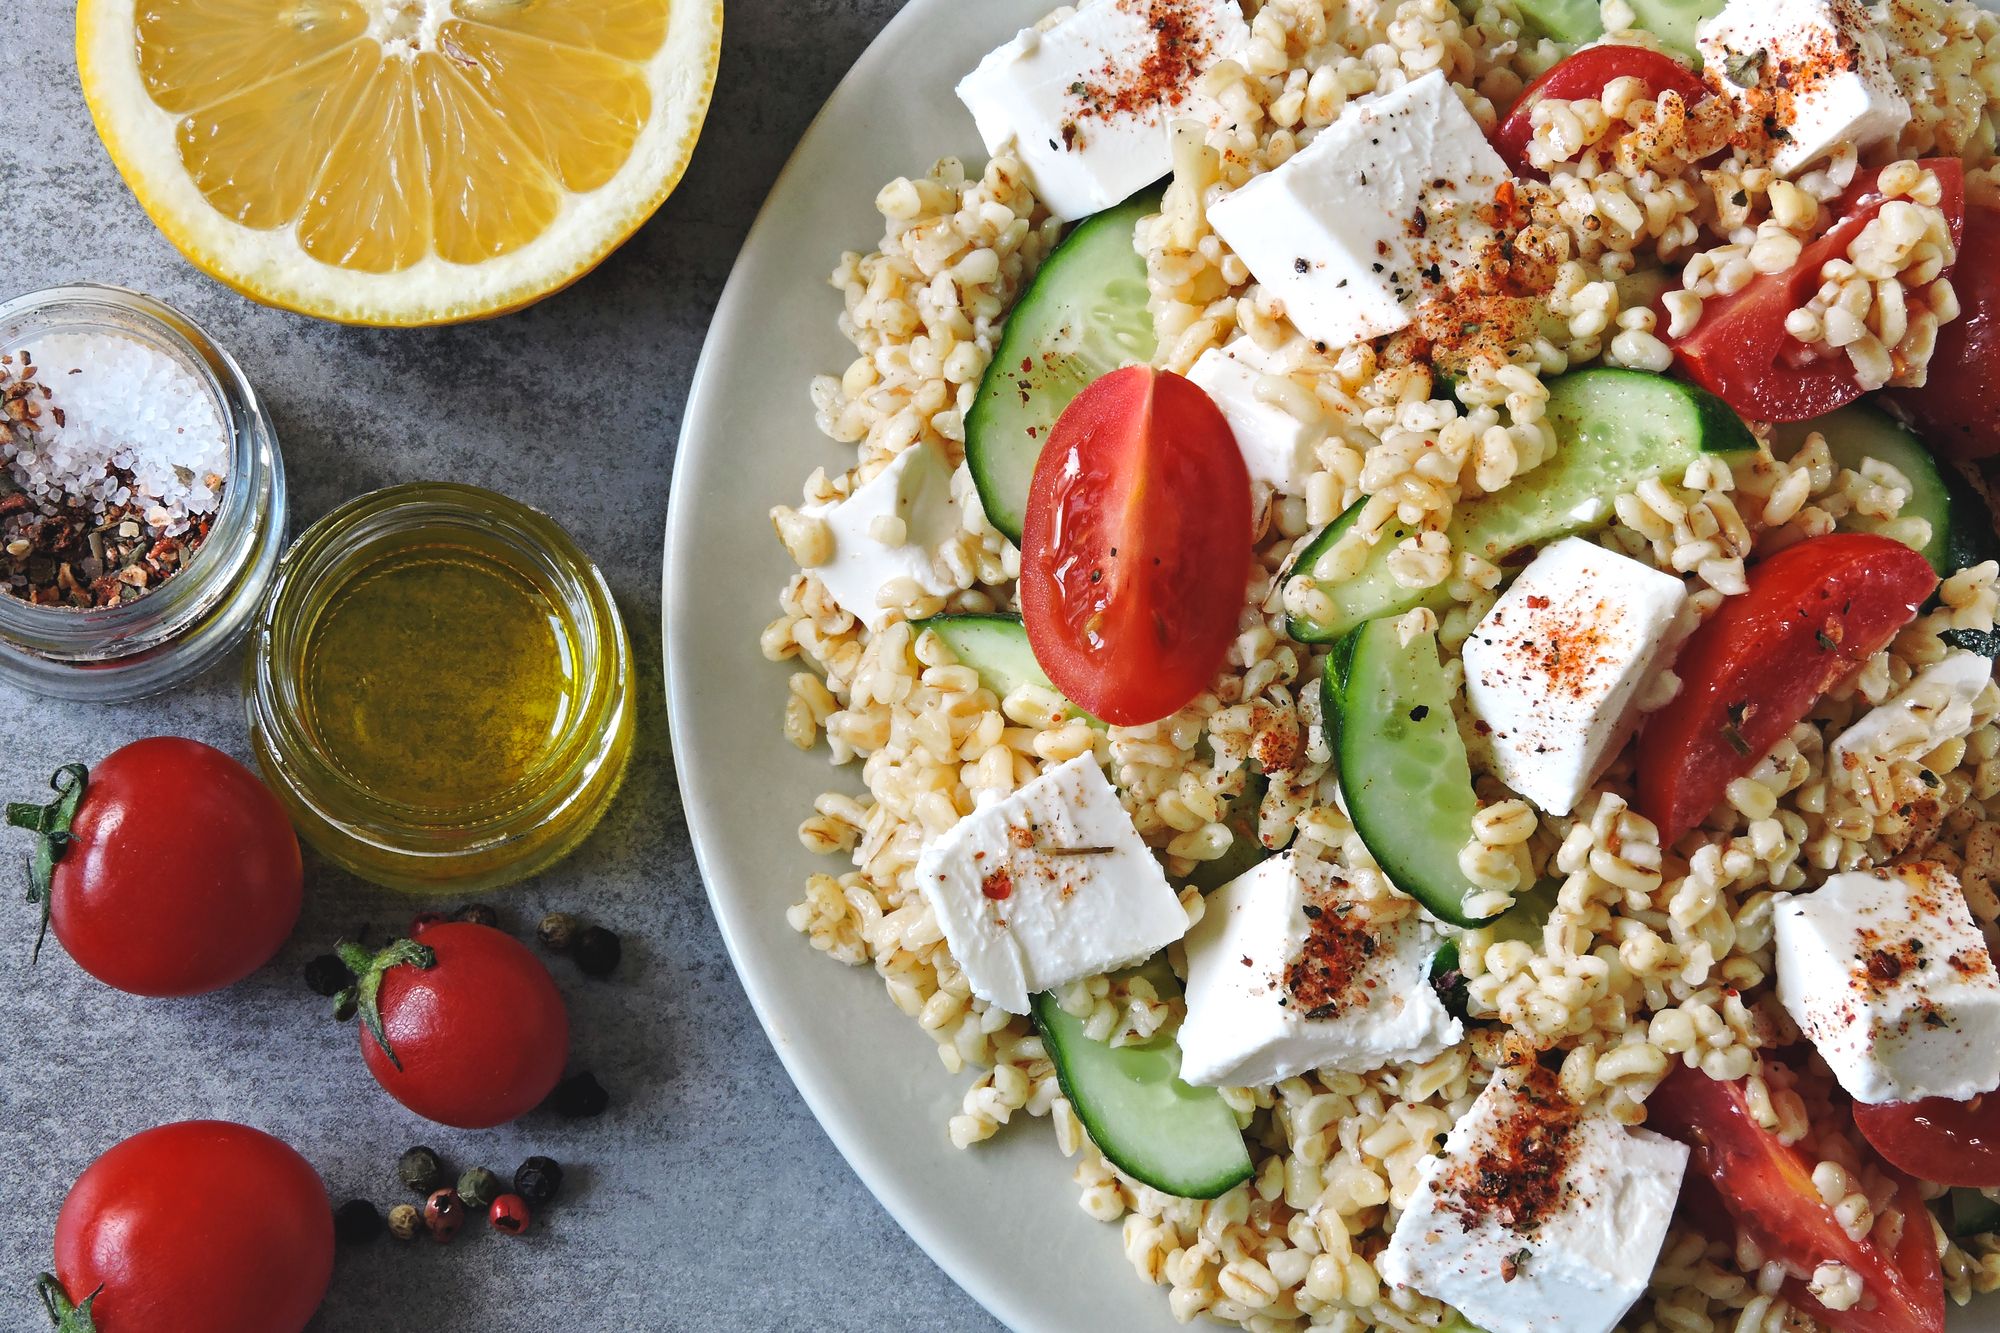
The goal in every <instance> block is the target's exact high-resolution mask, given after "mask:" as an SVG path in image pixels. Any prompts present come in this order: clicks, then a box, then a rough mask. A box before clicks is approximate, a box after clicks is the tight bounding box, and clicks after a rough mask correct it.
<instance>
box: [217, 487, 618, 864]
mask: <svg viewBox="0 0 2000 1333" xmlns="http://www.w3.org/2000/svg"><path fill="white" fill-rule="evenodd" d="M454 525H455V526H460V527H465V528H474V529H476V530H477V531H478V533H479V534H480V536H481V537H482V538H485V539H488V540H491V539H494V538H498V539H500V540H501V541H503V542H504V543H505V544H506V545H507V546H508V547H509V548H510V549H511V550H513V551H514V552H515V553H517V554H520V555H522V556H525V557H528V558H529V559H531V560H534V561H535V562H536V564H537V568H536V570H535V573H536V574H538V575H540V576H541V577H539V578H537V579H536V582H537V584H538V586H541V587H542V588H543V589H544V591H553V592H554V593H555V594H556V595H557V596H559V597H560V599H561V601H562V604H563V611H564V614H565V615H566V616H567V617H568V618H569V619H570V620H571V621H572V622H573V623H574V624H575V625H576V626H577V630H578V634H577V662H576V664H575V671H574V678H575V679H576V681H577V682H578V685H579V690H578V697H577V699H576V701H575V706H574V707H572V708H571V709H570V710H569V713H568V716H567V717H566V718H565V719H564V722H563V724H562V728H561V730H560V732H559V733H558V734H557V735H556V736H555V737H554V738H553V740H552V741H551V743H550V745H549V746H548V747H547V749H546V750H545V751H544V752H543V754H542V755H541V756H539V757H538V758H537V759H536V760H535V762H534V763H533V764H532V765H530V766H529V768H528V769H527V771H526V772H524V773H523V774H522V775H521V776H520V777H519V778H517V779H516V780H515V781H514V782H512V783H510V784H508V786H507V787H506V788H504V789H502V790H501V791H499V792H496V793H493V794H491V795H488V796H484V797H481V798H480V799H479V800H477V801H473V802H468V803H466V804H464V805H460V806H452V807H438V806H421V805H416V804H413V803H409V802H406V801H401V800H396V799H392V798H389V797H386V796H384V795H382V794H380V793H378V792H375V791H372V790H370V789H369V788H367V787H366V786H364V785H363V784H362V783H360V782H359V781H357V780H356V779H355V778H354V777H352V776H351V775H350V774H348V773H347V772H346V771H345V770H344V769H343V768H342V767H341V766H340V765H339V764H338V763H337V762H336V761H335V760H334V759H333V757H332V756H331V755H330V754H328V753H327V752H326V750H325V748H324V747H323V746H322V745H320V744H319V743H318V741H317V740H316V739H315V738H314V737H313V735H312V734H311V733H310V731H309V730H308V728H307V727H306V726H305V725H304V724H303V722H302V718H303V717H304V714H305V710H304V708H303V707H301V706H300V705H299V700H300V682H299V681H298V680H296V679H295V678H294V676H293V673H292V672H291V670H290V669H289V667H288V666H287V665H286V664H287V663H288V662H289V661H290V659H291V657H292V651H291V650H292V649H294V648H296V647H298V646H299V645H300V640H301V639H302V638H303V637H304V636H306V635H309V634H310V633H311V632H312V630H313V627H314V623H316V616H315V617H314V619H313V620H308V619H307V618H306V614H305V613H306V611H307V608H308V607H309V606H311V605H313V604H314V597H313V594H315V593H316V592H321V591H324V590H325V589H326V588H327V587H328V586H329V585H334V586H338V585H340V584H343V583H345V582H346V580H347V579H349V578H351V577H352V576H353V575H355V574H357V573H359V572H360V571H361V570H362V569H364V568H366V567H367V566H368V565H369V563H371V561H372V560H373V559H374V557H375V556H376V555H378V554H379V553H381V552H382V550H383V548H384V547H385V546H386V545H387V544H388V543H389V542H391V541H393V539H395V538H397V537H399V536H406V535H409V534H411V533H414V532H434V531H438V530H439V529H441V528H443V529H447V530H448V529H449V528H450V527H452V526H454ZM322 604H323V603H322ZM630 666H631V648H630V643H629V641H628V639H627V637H626V634H625V630H624V624H623V621H622V619H621V618H620V616H619V613H618V610H617V604H616V602H615V601H614V600H613V598H612V594H611V589H610V585H609V584H608V583H607V582H606V581H605V578H604V575H603V572H602V571H601V570H600V569H599V568H598V567H597V565H596V564H595V563H594V562H593V561H592V560H591V559H590V557H589V556H588V555H586V554H585V553H584V552H583V550H582V549H581V548H580V547H578V546H577V545H576V543H575V541H574V540H573V539H572V538H571V537H570V536H569V534H568V533H567V532H566V531H564V529H563V528H562V527H561V525H559V524H558V523H556V522H555V520H553V519H552V518H550V517H549V516H548V515H547V514H544V513H542V512H541V511H539V510H536V509H533V508H531V507H530V506H528V505H525V504H522V503H520V502H519V501H516V500H513V499H510V498H509V497H507V496H504V495H501V494H499V493H497V492H495V491H491V490H487V489H485V488H483V487H478V486H470V485H466V484H464V483H459V482H411V483H405V484H402V485H398V486H391V487H387V488H385V489H382V490H377V491H371V492H369V493H367V494H365V495H361V496H358V497H356V498H355V499H352V500H349V501H348V502H347V503H345V504H343V505H341V506H340V507H339V508H337V509H335V510H333V511H332V512H330V513H328V514H327V515H326V516H325V517H323V518H321V519H320V520H319V521H318V522H316V523H314V524H313V525H312V526H311V527H310V528H308V529H307V530H306V531H305V532H304V533H302V534H301V535H300V537H299V539H298V540H297V541H296V542H294V543H293V544H292V547H291V549H290V550H289V551H287V552H286V553H285V555H284V558H283V559H282V560H281V561H280V563H279V568H278V572H277V576H276V578H275V579H274V580H273V583H272V587H271V592H270V595H269V596H268V597H267V598H266V600H265V603H264V606H263V608H262V610H261V611H260V613H259V616H258V620H257V624H256V626H255V629H254V633H253V647H252V652H251V661H250V666H249V674H248V677H247V680H246V685H247V696H248V697H247V699H246V703H247V705H248V708H249V711H250V714H251V717H250V721H251V725H252V728H253V730H261V731H262V732H263V733H264V735H265V736H266V737H268V744H267V746H266V750H267V753H268V754H269V755H270V758H271V760H272V762H273V763H274V765H276V766H277V768H278V769H279V771H280V775H281V778H282V780H283V782H284V785H285V786H286V787H287V788H288V789H289V790H290V792H291V793H292V794H293V796H294V797H295V798H296V799H298V800H299V801H301V802H302V803H303V804H305V805H306V806H307V807H308V808H310V809H311V811H312V812H313V813H314V815H316V816H317V817H318V818H319V819H320V820H323V821H325V822H326V823H328V824H330V825H332V826H334V827H336V828H338V829H339V830H340V831H341V832H342V833H343V834H345V835H346V836H348V837H352V838H355V839H357V840H359V841H361V842H363V843H365V844H367V845H369V846H371V847H373V848H375V849H376V850H378V851H381V852H385V853H389V854H392V855H397V856H404V857H417V858H426V859H435V860H439V861H445V860H455V859H458V858H462V857H466V856H471V855H478V854H481V853H485V852H490V851H492V850H493V849H494V848H496V847H499V846H503V845H505V844H506V843H507V842H509V841H512V840H514V839H516V838H519V837H523V836H525V835H526V833H527V832H528V831H529V830H532V829H534V828H536V827H539V826H541V825H542V824H544V823H546V822H549V821H551V820H554V819H556V818H559V817H560V816H561V815H562V813H563V812H564V809H565V807H566V806H568V805H569V804H570V803H572V802H575V801H577V800H580V799H583V798H584V796H585V794H586V793H588V792H589V791H590V790H591V789H592V787H593V783H594V780H595V778H596V776H597V772H598V770H599V769H600V768H601V767H602V765H604V764H605V763H606V762H608V761H609V760H610V759H611V758H612V756H611V755H610V754H609V753H608V751H607V747H606V745H605V738H606V737H607V736H615V735H616V734H618V732H619V730H620V728H621V726H622V722H623V719H622V714H623V711H624V710H625V709H627V708H629V707H631V701H630V700H629V699H628V698H626V697H625V694H626V688H625V685H626V681H627V680H628V679H629V674H630Z"/></svg>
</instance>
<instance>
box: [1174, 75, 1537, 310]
mask: <svg viewBox="0 0 2000 1333" xmlns="http://www.w3.org/2000/svg"><path fill="white" fill-rule="evenodd" d="M1507 178H1508V171H1507V164H1506V163H1504V162H1502V161H1501V160H1500V155H1499V154H1498V153H1495V152H1494V151H1493V148H1492V146H1491V145H1490V144H1488V143H1487V142H1486V135H1485V133H1484V132H1483V131H1481V130H1480V128H1479V122H1478V121H1476V120H1474V119H1473V118H1472V113H1471V112H1470V111H1467V110H1466V109H1465V104H1464V103H1463V102H1461V101H1459V99H1458V93H1457V91H1456V90H1455V89H1454V88H1453V87H1452V84H1451V81H1450V80H1449V79H1447V78H1445V76H1444V74H1443V73H1442V72H1440V71H1437V70H1433V71H1432V72H1430V73H1429V74H1426V75H1424V77H1422V78H1420V79H1417V80H1415V81H1414V82H1411V83H1406V84H1404V85H1403V86H1402V87H1400V88H1396V89H1393V90H1391V91H1389V92H1385V93H1379V94H1377V95H1375V96H1373V97H1364V98H1362V99H1361V100H1359V101H1357V102H1354V103H1352V104H1351V105H1349V106H1348V107H1347V109H1346V110H1345V111H1343V112H1342V113H1341V115H1340V118H1339V119H1338V120H1336V121H1334V122H1333V124H1331V125H1328V126H1327V127H1326V128H1325V129H1323V130H1321V131H1320V132H1319V134H1318V135H1317V136H1315V137H1314V139H1313V141H1312V142H1311V143H1309V144H1307V145H1306V146H1305V147H1304V148H1302V149H1300V150H1299V151H1298V152H1297V153H1295V154H1293V155H1292V156H1291V157H1290V158H1288V159H1286V161H1285V162H1284V163H1283V164H1281V165H1280V166H1278V167H1275V168H1273V169H1272V170H1270V171H1267V172H1265V173H1264V174H1263V175H1261V176H1258V177H1256V178H1255V179H1254V180H1251V181H1249V182H1248V183H1246V184H1245V185H1243V186H1242V187H1241V188H1240V189H1237V190H1235V191H1234V192H1232V193H1231V194H1228V195H1226V196H1224V197H1223V198H1222V199H1221V200H1219V201H1217V202H1216V203H1215V204H1214V205H1213V206H1212V207H1211V208H1210V209H1209V210H1208V221H1209V225H1210V226H1211V227H1213V228H1214V229H1215V233H1216V235H1218V236H1220V237H1221V238H1222V239H1223V241H1224V242H1225V243H1227V244H1228V246H1229V248H1230V249H1231V250H1234V251H1235V252H1236V254H1237V256H1238V257H1239V258H1240V259H1242V261H1243V262H1244V263H1245V264H1246V265H1248V266H1249V269H1250V272H1251V273H1252V274H1253V275H1254V276H1255V277H1256V279H1257V281H1258V283H1259V284H1260V285H1261V286H1262V287H1263V288H1264V289H1265V291H1267V292H1269V293H1270V294H1272V295H1273V296H1276V297H1277V298H1278V299H1279V300H1280V301H1282V302H1283V303H1284V308H1285V314H1286V315H1288V316H1290V318H1291V321H1292V323H1293V325H1294V326H1296V327H1297V328H1298V330H1299V332H1300V333H1303V334H1304V335H1305V336H1306V337H1308V338H1311V339H1315V340H1317V341H1320V342H1324V343H1326V344H1327V345H1328V346H1329V347H1345V346H1347V345H1348V344H1350V343H1355V342H1361V341H1363V340H1365V339H1369V338H1379V337H1381V336H1383V335H1384V334H1389V333H1394V332H1395V331H1396V330H1398V329H1400V328H1402V327H1403V326H1404V325H1406V324H1408V323H1409V322H1410V321H1411V319H1413V318H1414V317H1415V314H1416V309H1417V306H1418V304H1419V303H1420V302H1421V301H1422V299H1423V298H1424V297H1425V296H1426V295H1427V294H1429V293H1431V292H1433V291H1436V290H1439V289H1441V288H1443V287H1447V286H1451V285H1453V284H1454V283H1457V282H1461V281H1463V280H1466V279H1468V278H1473V277H1476V276H1477V275H1478V274H1479V273H1480V272H1481V271H1483V269H1484V268H1485V267H1486V261H1487V253H1488V250H1489V248H1491V247H1492V246H1493V245H1495V243H1496V237H1495V233H1494V230H1493V228H1492V226H1491V224H1490V221H1489V220H1486V219H1481V218H1480V217H1479V216H1478V212H1479V209H1480V206H1481V205H1490V204H1491V202H1492V199H1493V193H1494V190H1495V188H1496V187H1497V186H1498V185H1499V184H1500V182H1502V181H1504V180H1506V179H1507Z"/></svg>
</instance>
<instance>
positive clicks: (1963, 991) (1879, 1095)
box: [1775, 863, 2000, 1102]
mask: <svg viewBox="0 0 2000 1333" xmlns="http://www.w3.org/2000/svg"><path fill="white" fill-rule="evenodd" d="M1775 926H1776V952H1777V966H1778V999H1779V1001H1780V1002H1781V1003H1782V1004H1783V1005H1784V1006H1785V1011H1786V1012H1787V1013H1789V1014H1790V1015H1791V1016H1792V1021H1793V1022H1795V1023H1797V1024H1798V1025H1799V1031H1800V1032H1802V1033H1804V1034H1805V1036H1806V1038H1807V1040H1809V1041H1811V1042H1812V1044H1813V1045H1814V1047H1816V1048H1817V1049H1818V1051H1819V1053H1820V1057H1821V1058H1822V1059H1824V1060H1825V1061H1826V1063H1827V1066H1828V1067H1829V1068H1830V1069H1832V1070H1833V1076H1834V1077H1835V1078H1836V1079H1838V1080H1839V1081H1840V1086H1841V1087H1843V1088H1845V1089H1847V1091H1848V1094H1849V1095H1850V1096H1852V1097H1853V1098H1854V1099H1855V1100H1856V1101H1859V1102H1906V1101H1915V1100H1917V1099H1919V1098H1922V1097H1950V1098H1952V1099H1954V1100H1959V1101H1962V1100H1964V1099H1965V1098H1967V1097H1973V1096H1976V1095H1978V1094H1979V1093H1982V1092H1991V1091H1993V1090H1994V1089H1995V1088H2000V975H1996V973H1995V972H1994V969H1993V959H1992V956H1991V955H1990V954H1989V953H1988V952H1987V949H1986V939H1985V937H1984V936H1983V935H1981V934H1980V932H1979V927H1978V926H1977V925H1976V924H1974V922H1973V919H1972V912H1971V910H1970V909H1969V908H1967V906H1966V903H1965V894H1964V892H1963V891H1961V890H1960V888H1959V886H1958V881H1957V880H1956V879H1954V878H1953V877H1952V874H1951V872H1950V871H1948V870H1946V869H1945V868H1944V867H1943V866H1940V865H1935V864H1929V863H1918V864H1913V865H1903V866H1897V867H1895V868H1894V869H1890V870H1874V871H1868V870H1850V871H1847V872H1845V873H1843V874H1839V875H1835V876H1833V877H1832V878H1831V879H1829V880H1827V882H1826V883H1825V884H1823V885H1821V886H1820V887H1819V888H1818V889H1815V890H1814V891H1813V892H1811V893H1800V894H1794V895H1791V896H1790V897H1787V898H1785V899H1784V900H1782V901H1780V902H1779V903H1778V905H1777V909H1776V920H1775Z"/></svg>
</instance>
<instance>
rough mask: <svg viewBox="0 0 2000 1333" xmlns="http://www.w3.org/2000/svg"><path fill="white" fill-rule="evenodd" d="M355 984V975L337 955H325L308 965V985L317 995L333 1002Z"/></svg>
mask: <svg viewBox="0 0 2000 1333" xmlns="http://www.w3.org/2000/svg"><path fill="white" fill-rule="evenodd" d="M353 984H354V974H353V973H352V972H350V971H348V970H347V964H345V963H343V962H341V961H340V957H339V955H337V954H330V953H323V954H321V955H320V956H319V957H317V958H315V959H313V960H312V961H311V962H310V963H307V964H306V985H307V986H309V987H311V988H312V993H313V994H315V995H324V996H325V997H326V998H327V999H329V1000H331V999H332V998H333V997H334V996H336V995H338V994H340V993H341V992H342V991H344V990H346V989H347V988H348V987H349V986H352V985H353Z"/></svg>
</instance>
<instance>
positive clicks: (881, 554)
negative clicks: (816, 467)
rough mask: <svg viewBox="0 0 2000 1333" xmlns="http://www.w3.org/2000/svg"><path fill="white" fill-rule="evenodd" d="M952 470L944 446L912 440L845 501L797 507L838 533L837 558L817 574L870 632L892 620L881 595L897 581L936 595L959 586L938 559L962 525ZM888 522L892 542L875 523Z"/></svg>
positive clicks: (815, 571) (835, 535) (819, 567)
mask: <svg viewBox="0 0 2000 1333" xmlns="http://www.w3.org/2000/svg"><path fill="white" fill-rule="evenodd" d="M951 473H952V466H951V461H950V460H949V459H948V458H946V457H945V454H944V450H942V449H940V448H939V447H938V446H937V445H935V444H929V443H921V444H914V445H911V446H910V447H909V448H908V449H905V450H904V451H903V452H902V453H900V454H897V455H896V456H895V458H893V459H891V460H890V462H889V465H888V466H887V467H885V468H883V469H882V470H881V471H880V472H878V473H876V474H875V475H874V476H873V477H871V478H869V479H868V480H867V481H866V482H864V483H863V484H862V485H861V486H859V487H857V488H856V489H855V491H854V493H853V494H852V495H849V496H848V497H847V498H846V499H845V500H840V501H836V502H834V503H832V504H823V505H808V506H807V507H806V508H804V509H802V510H800V511H799V512H800V513H802V514H808V515H811V516H814V517H817V518H822V519H825V520H826V525H827V528H828V529H829V530H830V531H831V532H832V534H833V554H832V556H831V557H829V558H828V559H827V561H826V562H825V563H824V564H821V565H817V566H815V567H814V568H813V569H812V570H811V572H812V573H813V574H815V575H817V576H818V577H819V581H820V582H821V583H824V584H825V585H826V590H827V591H828V592H829V593H831V594H832V595H833V600H834V601H836V602H838V603H840V606H841V609H842V610H844V611H846V612H848V613H849V614H850V615H852V616H853V617H854V618H855V619H856V620H859V621H860V622H861V623H862V624H864V625H866V626H868V628H869V629H880V628H882V625H883V624H884V623H885V622H886V621H887V620H888V618H889V612H888V610H887V609H886V608H885V607H884V606H883V605H882V596H881V594H882V588H883V586H884V585H886V584H887V583H888V582H889V581H890V580H891V579H898V578H908V579H912V580H914V581H915V582H916V585H917V586H918V587H919V588H922V589H923V590H924V591H925V592H927V593H930V594H931V595H932V596H935V597H945V596H948V595H950V594H951V593H952V592H953V591H954V590H955V588H954V585H953V583H952V581H951V579H950V578H949V577H947V576H946V574H945V573H944V571H942V570H941V569H939V568H938V561H937V552H938V548H939V547H941V546H943V545H944V544H945V543H946V542H948V541H950V540H951V539H952V538H953V537H954V536H956V535H957V533H958V530H959V512H958V501H957V500H956V499H954V498H953V497H952V493H951ZM882 519H894V520H895V521H896V524H900V529H899V531H900V535H901V538H902V540H900V541H898V542H895V543H893V544H891V543H886V542H884V541H883V540H882V537H881V531H880V529H879V528H878V526H877V522H878V520H882ZM890 526H891V527H892V528H893V527H894V526H895V525H894V524H892V525H890Z"/></svg>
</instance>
